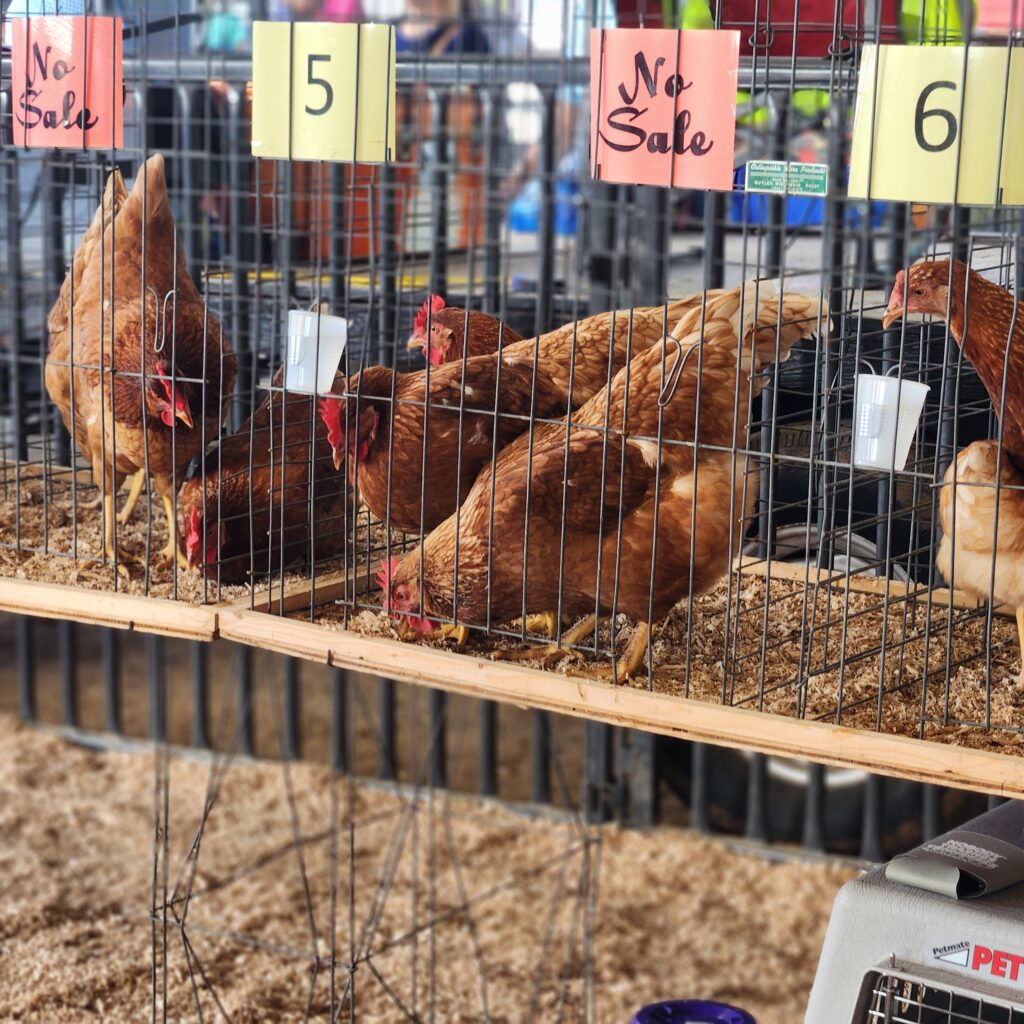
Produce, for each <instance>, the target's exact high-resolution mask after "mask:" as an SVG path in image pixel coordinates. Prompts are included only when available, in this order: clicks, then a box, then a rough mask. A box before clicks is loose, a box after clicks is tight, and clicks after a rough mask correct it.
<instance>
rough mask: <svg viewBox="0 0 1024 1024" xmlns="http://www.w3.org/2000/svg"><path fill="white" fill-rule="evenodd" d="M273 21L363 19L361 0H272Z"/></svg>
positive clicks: (271, 15)
mask: <svg viewBox="0 0 1024 1024" xmlns="http://www.w3.org/2000/svg"><path fill="white" fill-rule="evenodd" d="M267 14H268V16H269V17H270V20H271V21H339V22H350V21H362V20H363V5H362V2H361V0H271V2H270V3H269V4H268V5H267Z"/></svg>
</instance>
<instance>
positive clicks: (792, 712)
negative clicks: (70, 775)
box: [296, 576, 1024, 756]
mask: <svg viewBox="0 0 1024 1024" xmlns="http://www.w3.org/2000/svg"><path fill="white" fill-rule="evenodd" d="M766 586H767V584H766V581H765V580H764V579H762V578H759V577H751V576H734V577H733V583H732V585H731V586H730V585H729V584H728V583H727V582H725V581H723V583H722V584H720V585H719V586H718V587H716V588H715V589H714V590H712V591H710V592H709V593H707V594H704V595H702V596H701V597H699V598H696V599H695V600H694V602H693V610H692V616H691V615H688V608H687V602H685V601H683V602H681V603H680V604H679V605H678V606H677V607H676V608H675V609H674V610H673V612H672V613H671V614H670V616H669V617H668V619H667V620H666V622H665V624H664V626H663V628H662V629H660V630H659V631H658V633H657V635H656V639H655V640H654V642H653V654H654V673H653V680H652V682H651V685H652V686H653V689H654V691H655V692H658V693H665V694H670V695H674V696H687V697H691V698H694V699H697V700H705V701H709V702H713V703H726V704H733V705H737V706H740V707H746V708H754V709H757V710H763V711H767V712H771V713H773V714H780V715H787V716H802V717H806V718H810V719H819V720H822V721H830V722H837V723H838V724H842V725H847V726H852V727H855V728H860V729H866V730H870V731H882V732H886V733H893V734H896V735H904V736H912V737H923V738H926V739H933V740H941V741H944V742H949V743H954V744H957V745H961V746H970V747H976V748H980V749H988V750H998V751H1000V752H1005V753H1010V754H1015V755H1018V756H1024V735H1022V734H1021V733H1020V732H1019V731H1017V730H1020V729H1021V728H1022V727H1024V681H1021V680H1019V679H1018V673H1019V671H1020V652H1019V647H1018V643H1017V631H1016V627H1015V624H1014V622H1013V621H1012V620H1011V619H1007V618H1004V617H1001V616H994V617H993V620H992V630H991V636H989V635H988V632H987V628H986V612H985V609H984V608H978V609H970V610H965V609H958V608H955V609H953V612H952V616H950V614H949V611H948V609H947V608H946V607H945V606H940V605H939V604H938V603H933V604H932V607H931V609H930V610H929V609H928V607H927V605H926V603H925V602H924V601H923V600H917V601H913V600H911V601H905V600H902V601H889V602H888V603H887V602H886V601H885V599H884V598H883V597H882V596H880V595H878V594H873V593H857V592H854V591H850V592H849V593H847V591H846V590H845V589H841V588H839V587H836V586H831V587H830V586H828V585H821V586H819V587H818V588H817V591H816V592H815V591H814V588H813V586H812V587H811V588H810V589H808V590H807V591H806V592H805V588H804V585H803V583H802V582H801V581H793V580H788V579H787V580H779V579H773V580H771V583H770V588H768V589H767V590H766ZM373 600H375V598H374V597H373V596H370V597H368V598H367V601H373ZM766 600H767V606H768V609H767V619H766V617H765V604H766ZM296 617H302V616H296ZM844 619H845V628H844ZM316 621H317V622H319V623H322V624H325V625H327V626H329V627H331V628H335V629H338V628H342V624H343V622H344V610H343V609H341V608H338V607H337V606H324V607H323V608H321V609H318V614H317V618H316ZM766 622H767V628H765V625H766ZM348 628H350V629H353V630H355V631H357V632H359V633H362V634H365V635H372V636H385V637H392V638H395V637H397V633H396V632H395V630H394V627H393V625H392V623H391V622H390V621H389V620H388V619H386V618H385V617H384V616H382V615H381V614H380V613H379V612H376V611H374V610H372V609H362V610H360V611H358V612H356V613H353V614H352V615H351V616H350V618H349V621H348ZM632 629H633V624H632V623H631V622H630V621H629V620H628V619H626V618H625V617H623V616H620V617H619V619H618V622H617V625H616V633H617V644H618V649H619V650H620V651H621V650H622V646H623V645H624V643H625V642H626V640H627V639H628V638H629V636H630V635H631V633H632ZM883 630H884V636H885V649H884V653H883V651H882V637H883ZM470 636H471V639H470V642H469V644H468V646H467V652H468V653H472V654H477V655H483V656H487V655H488V654H491V653H493V652H494V651H496V650H499V649H506V648H508V647H510V646H516V645H515V643H514V642H513V641H510V640H509V639H508V638H505V637H498V636H494V635H492V636H487V635H485V634H484V633H483V632H481V631H472V632H471V634H470ZM802 638H803V639H802ZM419 642H422V641H419ZM427 642H430V643H432V645H434V646H448V647H450V646H451V644H450V642H448V641H443V640H436V641H427ZM588 644H589V646H591V647H592V646H593V640H592V639H591V640H590V641H588ZM610 645H611V632H610V629H609V627H608V624H607V620H605V621H604V622H603V623H602V628H601V631H600V635H599V647H600V649H601V650H603V651H606V652H607V651H608V650H610ZM926 647H927V666H928V682H927V687H925V686H924V685H923V683H924V675H925V651H926ZM762 649H763V659H762ZM687 652H688V653H687ZM844 652H845V653H844ZM987 654H990V656H991V674H990V675H989V674H988V670H987V666H986V656H987ZM841 655H842V657H841ZM588 658H589V659H590V660H592V656H588ZM947 660H948V663H949V666H950V681H949V684H948V686H947V685H946V683H945V677H946V667H947ZM579 663H580V662H579V658H568V657H567V658H564V659H562V660H561V661H559V662H557V663H555V664H554V665H553V666H549V667H550V668H551V670H552V671H560V672H565V673H569V674H572V673H573V672H574V670H575V668H576V666H577V665H579ZM532 664H536V663H532ZM762 664H763V671H762ZM986 679H991V685H990V686H986ZM798 684H802V685H798ZM880 684H881V687H880ZM626 685H629V686H634V687H637V688H643V689H646V688H647V686H648V685H649V680H648V678H647V676H646V675H643V676H641V677H640V678H637V679H632V680H630V681H629V682H628V683H627V684H626ZM880 690H881V696H880Z"/></svg>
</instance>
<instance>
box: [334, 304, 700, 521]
mask: <svg viewBox="0 0 1024 1024" xmlns="http://www.w3.org/2000/svg"><path fill="white" fill-rule="evenodd" d="M710 294H714V293H710ZM699 305H700V296H696V297H693V298H690V299H683V300H679V301H677V302H672V303H669V305H668V323H669V324H670V325H671V324H674V323H675V322H676V321H677V320H678V319H679V318H680V317H681V316H682V315H683V314H684V313H686V312H687V311H688V310H690V309H692V308H694V307H699ZM664 322H665V307H663V306H655V307H651V308H647V309H636V310H632V311H630V310H623V311H619V312H617V313H601V314H598V315H597V316H592V317H588V318H587V319H585V320H581V321H579V323H575V322H574V323H571V324H566V325H565V326H564V327H560V328H559V329H558V330H556V331H551V332H549V333H548V334H544V335H541V336H540V337H539V338H535V339H534V338H531V339H528V340H526V341H520V342H517V343H516V344H514V345H509V346H508V347H506V348H503V350H502V354H501V358H500V360H499V358H498V355H497V353H495V354H492V355H488V356H475V357H473V358H471V359H468V360H466V361H465V362H462V361H460V362H455V363H448V364H446V365H444V366H440V367H438V368H437V369H429V370H419V371H417V372H415V373H395V372H394V371H392V370H389V369H387V368H386V367H383V366H373V367H369V368H368V369H366V370H363V371H362V372H361V373H358V374H355V375H354V376H352V377H351V378H350V379H349V381H348V384H347V386H346V388H345V390H344V393H343V397H342V398H337V399H330V398H329V399H326V400H325V401H324V402H323V403H322V404H321V412H322V415H323V417H324V419H325V422H326V423H327V427H328V437H329V439H330V441H331V444H332V446H333V448H334V457H335V464H336V465H337V466H338V468H339V469H340V468H341V465H342V463H343V462H347V464H348V478H349V482H350V484H351V485H352V486H353V487H357V488H358V491H359V496H360V498H361V499H362V500H363V502H365V504H366V505H367V507H368V508H369V509H370V511H371V512H372V513H373V514H374V515H375V516H377V517H378V518H379V519H380V520H382V521H383V522H386V523H388V524H389V525H390V526H391V527H392V528H394V529H398V530H403V531H405V532H407V533H421V532H423V531H425V530H430V529H433V528H434V527H435V526H437V524H438V523H441V522H443V521H444V520H445V519H446V518H447V517H448V516H449V515H451V514H452V513H453V512H454V511H455V509H456V508H457V507H458V505H459V504H460V502H461V501H462V500H463V499H464V498H465V496H466V495H467V494H468V493H469V488H470V487H471V486H472V485H473V481H474V480H475V479H476V475H477V473H479V471H480V470H481V468H482V467H483V466H484V465H486V464H487V463H488V462H489V461H490V460H491V458H492V457H493V455H494V452H495V451H496V450H499V449H501V448H502V447H504V446H505V445H506V444H508V443H509V442H510V441H512V440H513V439H514V438H515V437H518V436H519V435H520V434H521V433H523V431H525V430H527V429H528V427H529V417H530V414H531V411H532V414H533V416H534V418H536V419H542V420H543V419H558V418H561V417H563V416H565V415H566V414H567V413H568V412H571V411H572V410H573V409H575V408H577V407H578V406H580V405H582V404H583V403H584V402H586V401H587V400H589V399H590V398H592V397H593V396H594V395H595V394H597V393H598V392H599V391H600V390H601V389H602V388H603V387H604V386H605V384H606V382H607V381H608V380H609V379H610V378H611V376H612V375H613V374H614V373H615V372H616V371H617V370H619V369H620V368H621V367H622V366H623V365H625V363H626V359H627V353H636V352H640V351H643V350H645V349H648V348H650V347H651V346H652V345H654V344H656V343H657V342H658V341H660V340H661V338H662V325H663V323H664ZM610 339H611V341H612V346H611V358H610V359H609V340H610ZM535 363H536V368H537V369H536V374H535V373H534V365H535ZM463 372H465V386H463ZM428 380H429V389H430V390H429V394H430V401H429V408H428V412H427V415H426V419H427V424H426V429H425V424H424V405H425V397H426V395H427V387H428ZM336 390H338V389H337V388H336ZM534 391H535V394H534ZM339 393H340V392H339ZM392 393H393V394H394V399H393V400H392V397H391V396H392ZM496 395H497V403H496V401H495V397H496ZM496 404H497V410H498V414H499V415H498V417H497V437H494V423H495V416H494V411H495V405H496ZM460 407H461V408H462V409H463V410H464V411H463V414H462V418H461V429H460ZM424 438H426V449H425V450H424ZM346 455H347V456H348V457H347V458H346ZM424 468H426V479H425V482H424V474H423V470H424ZM421 496H422V501H421Z"/></svg>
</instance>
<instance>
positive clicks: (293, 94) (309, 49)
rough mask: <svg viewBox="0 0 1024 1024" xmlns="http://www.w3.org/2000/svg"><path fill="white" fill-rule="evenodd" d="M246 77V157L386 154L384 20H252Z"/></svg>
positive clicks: (389, 36) (388, 109)
mask: <svg viewBox="0 0 1024 1024" xmlns="http://www.w3.org/2000/svg"><path fill="white" fill-rule="evenodd" d="M252 78H253V82H252V153H253V156H261V157H270V158H272V159H278V160H340V161H353V160H359V161H364V162H368V163H374V162H381V163H383V162H386V161H388V160H391V159H392V156H393V154H394V150H395V34H394V28H393V27H392V26H390V25H330V24H323V23H313V22H307V23H302V22H294V23H291V22H269V21H257V22H256V23H255V24H254V25H253V39H252Z"/></svg>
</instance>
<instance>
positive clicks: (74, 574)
mask: <svg viewBox="0 0 1024 1024" xmlns="http://www.w3.org/2000/svg"><path fill="white" fill-rule="evenodd" d="M65 472H66V471H65ZM6 474H7V478H6V480H5V481H3V482H0V577H4V576H6V577H12V578H15V579H24V580H34V581H38V582H44V583H59V584H66V585H71V586H75V587H78V588H80V589H83V590H104V591H109V590H113V589H114V588H115V585H116V588H117V590H118V591H119V592H121V593H125V594H131V595H134V596H150V597H163V598H177V599H178V600H180V601H186V602H189V603H191V604H204V603H216V602H220V601H237V600H240V599H242V598H245V597H247V596H249V595H251V594H253V593H254V589H253V588H252V587H250V586H249V585H248V584H244V583H243V584H229V583H221V584H220V585H219V587H218V584H217V581H216V579H209V580H204V577H203V576H202V575H201V574H200V573H198V572H190V571H186V570H182V569H177V570H172V569H157V568H156V567H155V564H154V563H155V561H156V559H157V558H158V556H159V554H160V550H161V548H162V547H163V545H164V544H165V542H166V539H167V519H166V516H165V514H164V509H163V504H162V502H161V501H160V500H159V499H158V498H151V497H150V496H148V495H147V494H145V493H144V494H142V495H140V497H139V502H138V504H137V505H136V508H135V513H134V515H133V516H132V518H131V520H130V521H129V522H127V523H125V524H124V525H121V524H118V527H117V540H118V544H119V545H120V546H121V547H122V548H123V549H124V550H125V551H127V552H128V553H129V554H131V555H133V556H135V557H137V558H138V559H139V560H140V563H141V561H142V560H143V559H144V557H145V553H146V542H147V534H148V535H149V545H150V552H151V559H150V563H149V579H148V586H147V580H146V575H145V572H144V568H143V566H142V565H141V564H138V565H134V564H133V565H131V566H129V577H128V578H127V579H125V578H124V577H123V576H121V577H120V578H118V579H117V580H115V570H114V568H113V566H112V565H110V564H109V563H108V564H106V565H104V564H100V563H99V562H97V561H94V559H97V558H98V557H99V554H100V551H101V548H102V528H103V512H102V510H101V509H100V508H99V507H97V508H88V507H87V503H88V502H89V501H90V500H92V499H94V498H96V497H97V495H98V493H99V492H98V491H97V489H96V488H95V487H93V486H92V485H90V484H82V485H80V486H79V487H78V488H77V489H76V490H77V493H76V497H77V499H78V507H77V510H76V509H73V508H72V502H71V485H70V482H68V481H67V480H61V481H59V482H57V483H55V485H54V486H52V487H51V488H50V494H49V495H48V496H47V495H45V494H44V484H43V480H42V479H40V478H39V477H38V476H36V477H34V478H32V477H29V478H27V479H23V480H22V482H21V485H20V490H16V488H15V486H14V482H13V476H12V473H11V470H10V468H9V467H8V468H7V470H6ZM123 502H124V492H122V494H121V495H120V496H119V501H118V507H119V508H120V506H121V505H122V504H123ZM150 522H151V524H152V525H151V530H150ZM354 533H355V538H354V542H355V551H356V555H357V557H359V556H361V555H362V554H363V553H364V552H366V551H370V552H377V551H379V550H382V549H383V548H384V546H385V540H386V537H387V531H386V530H384V528H383V526H382V525H381V524H379V523H369V522H367V521H366V520H365V518H364V519H363V521H362V522H360V523H359V525H358V526H357V527H356V530H355V531H354ZM391 543H392V545H393V546H394V547H395V549H396V550H400V548H401V547H402V546H403V545H404V544H405V543H406V541H405V538H404V537H403V536H401V535H394V536H392V537H391ZM342 568H343V563H342V561H341V560H338V561H337V562H336V563H329V562H328V563H323V564H319V565H318V567H317V573H318V575H320V574H323V573H327V572H331V571H334V570H340V569H342ZM175 577H176V579H175ZM308 578H309V575H308V572H304V571H300V570H299V569H293V570H287V571H286V572H285V574H284V585H285V587H293V586H294V587H301V586H302V584H303V582H304V581H306V580H308ZM280 585H281V579H280V576H278V575H275V576H274V579H273V589H274V591H275V592H278V591H279V590H280ZM266 591H267V585H266V583H260V584H259V585H257V587H256V588H255V596H257V597H258V596H259V595H260V594H262V593H265V592H266Z"/></svg>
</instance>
